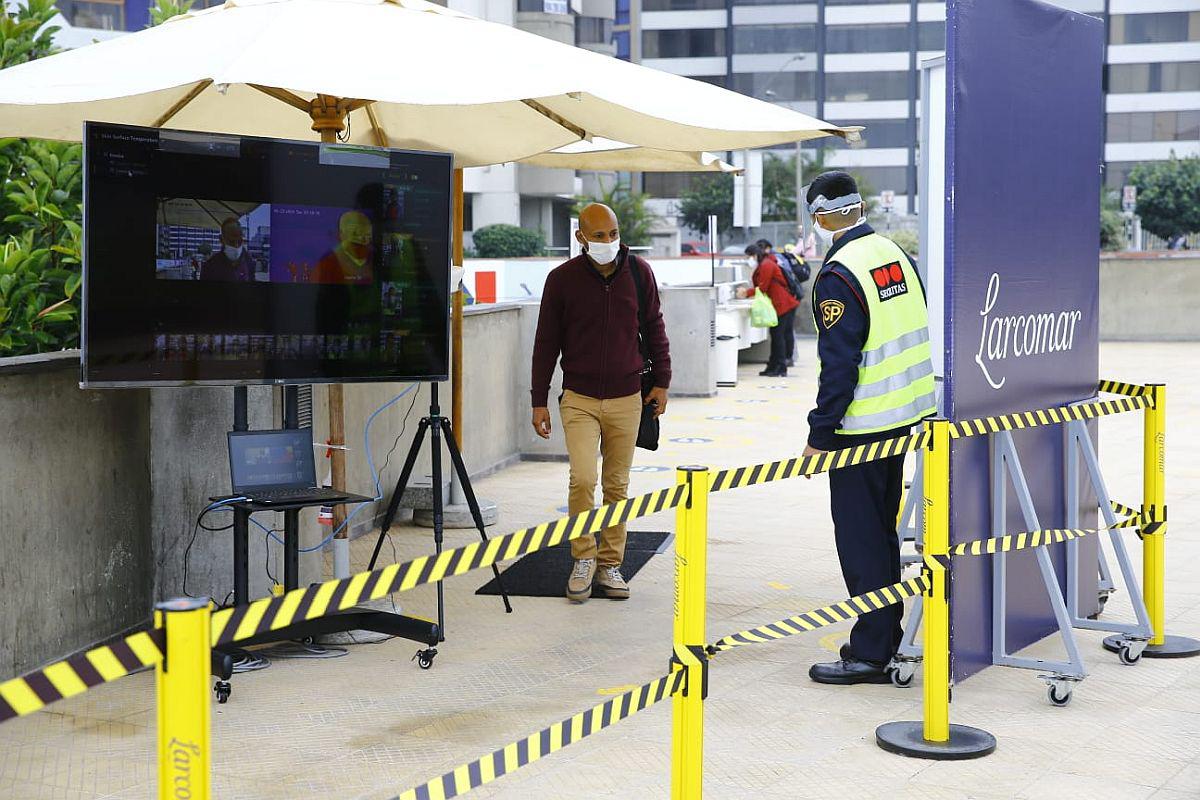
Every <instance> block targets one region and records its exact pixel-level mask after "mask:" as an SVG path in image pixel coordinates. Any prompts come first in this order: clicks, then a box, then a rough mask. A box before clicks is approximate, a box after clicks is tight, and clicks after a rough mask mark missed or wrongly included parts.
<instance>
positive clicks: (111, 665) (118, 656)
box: [0, 628, 164, 722]
mask: <svg viewBox="0 0 1200 800" xmlns="http://www.w3.org/2000/svg"><path fill="white" fill-rule="evenodd" d="M163 643H164V638H163V631H162V629H161V628H151V629H150V630H145V631H139V632H138V633H134V634H130V635H129V636H126V637H124V638H123V639H120V640H118V641H116V642H113V643H112V644H107V645H104V646H102V647H93V648H92V649H90V650H81V651H80V652H78V653H75V654H74V655H71V656H67V657H66V658H64V659H62V660H61V661H55V662H54V663H53V664H50V665H49V666H45V667H42V668H41V669H35V670H34V671H33V672H29V673H26V674H25V675H22V676H21V677H19V678H13V679H12V680H8V681H4V682H3V683H0V722H7V721H8V720H10V719H14V718H15V717H23V716H25V715H26V714H32V713H33V712H35V711H38V710H40V709H43V708H45V707H46V706H48V705H50V704H51V703H54V702H56V701H58V700H62V699H63V698H64V697H73V696H75V695H77V694H83V693H84V692H86V691H87V690H88V689H91V688H94V687H96V686H99V685H100V684H102V683H108V682H109V681H115V680H116V679H117V678H123V677H125V676H126V675H128V674H129V673H131V672H135V671H137V670H139V669H142V668H143V667H150V666H153V665H155V664H157V663H158V662H159V661H161V660H162V654H163V646H164V644H163Z"/></svg>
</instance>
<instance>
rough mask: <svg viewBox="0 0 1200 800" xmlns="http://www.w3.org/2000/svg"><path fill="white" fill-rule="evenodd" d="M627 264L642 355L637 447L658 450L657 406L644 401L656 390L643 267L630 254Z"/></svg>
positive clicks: (639, 347) (639, 349)
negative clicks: (648, 344) (648, 348)
mask: <svg viewBox="0 0 1200 800" xmlns="http://www.w3.org/2000/svg"><path fill="white" fill-rule="evenodd" d="M625 261H626V264H627V265H628V266H629V274H630V276H631V277H632V278H633V288H634V291H635V292H637V311H638V314H637V316H638V352H639V353H641V354H642V400H643V403H642V421H641V423H640V424H639V425H638V435H637V446H638V447H640V448H642V449H643V450H657V449H658V433H659V427H658V417H656V416H654V412H655V409H656V408H657V406H655V405H653V404H651V405H647V404H646V403H645V402H644V401H645V399H646V397H647V396H649V394H650V390H651V389H653V388H654V377H653V375H652V374H651V370H652V369H653V367H654V362H653V361H651V360H650V356H649V354H648V353H647V352H646V340H645V338H644V337H643V336H642V331H643V330H645V328H646V304H645V302H644V301H643V300H642V293H643V292H642V275H641V271H642V270H641V267H640V266H638V263H637V257H636V256H634V255H632V254H629V255H628V256H627V257H626V259H625Z"/></svg>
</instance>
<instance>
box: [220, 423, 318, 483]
mask: <svg viewBox="0 0 1200 800" xmlns="http://www.w3.org/2000/svg"><path fill="white" fill-rule="evenodd" d="M313 459H314V456H313V439H312V428H299V429H296V430H282V431H233V432H231V433H230V434H229V466H230V473H231V477H232V479H233V491H234V492H235V493H237V494H242V493H244V492H251V491H254V490H256V489H308V488H311V487H313V486H316V485H317V480H316V465H315V464H314V461H313Z"/></svg>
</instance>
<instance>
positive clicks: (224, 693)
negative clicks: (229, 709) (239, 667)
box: [213, 681, 233, 705]
mask: <svg viewBox="0 0 1200 800" xmlns="http://www.w3.org/2000/svg"><path fill="white" fill-rule="evenodd" d="M213 693H214V694H215V695H216V696H217V702H218V703H220V704H221V705H225V704H226V703H228V702H229V695H231V694H232V693H233V687H232V686H231V685H230V684H229V681H217V682H216V683H215V684H213Z"/></svg>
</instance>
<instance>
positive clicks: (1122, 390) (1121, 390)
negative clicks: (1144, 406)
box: [1099, 381, 1150, 397]
mask: <svg viewBox="0 0 1200 800" xmlns="http://www.w3.org/2000/svg"><path fill="white" fill-rule="evenodd" d="M1099 388H1100V391H1102V392H1107V393H1108V394H1123V395H1125V396H1126V397H1144V396H1146V395H1148V394H1150V390H1149V388H1148V387H1146V386H1140V385H1138V384H1136V383H1121V382H1120V381H1100V387H1099Z"/></svg>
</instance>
